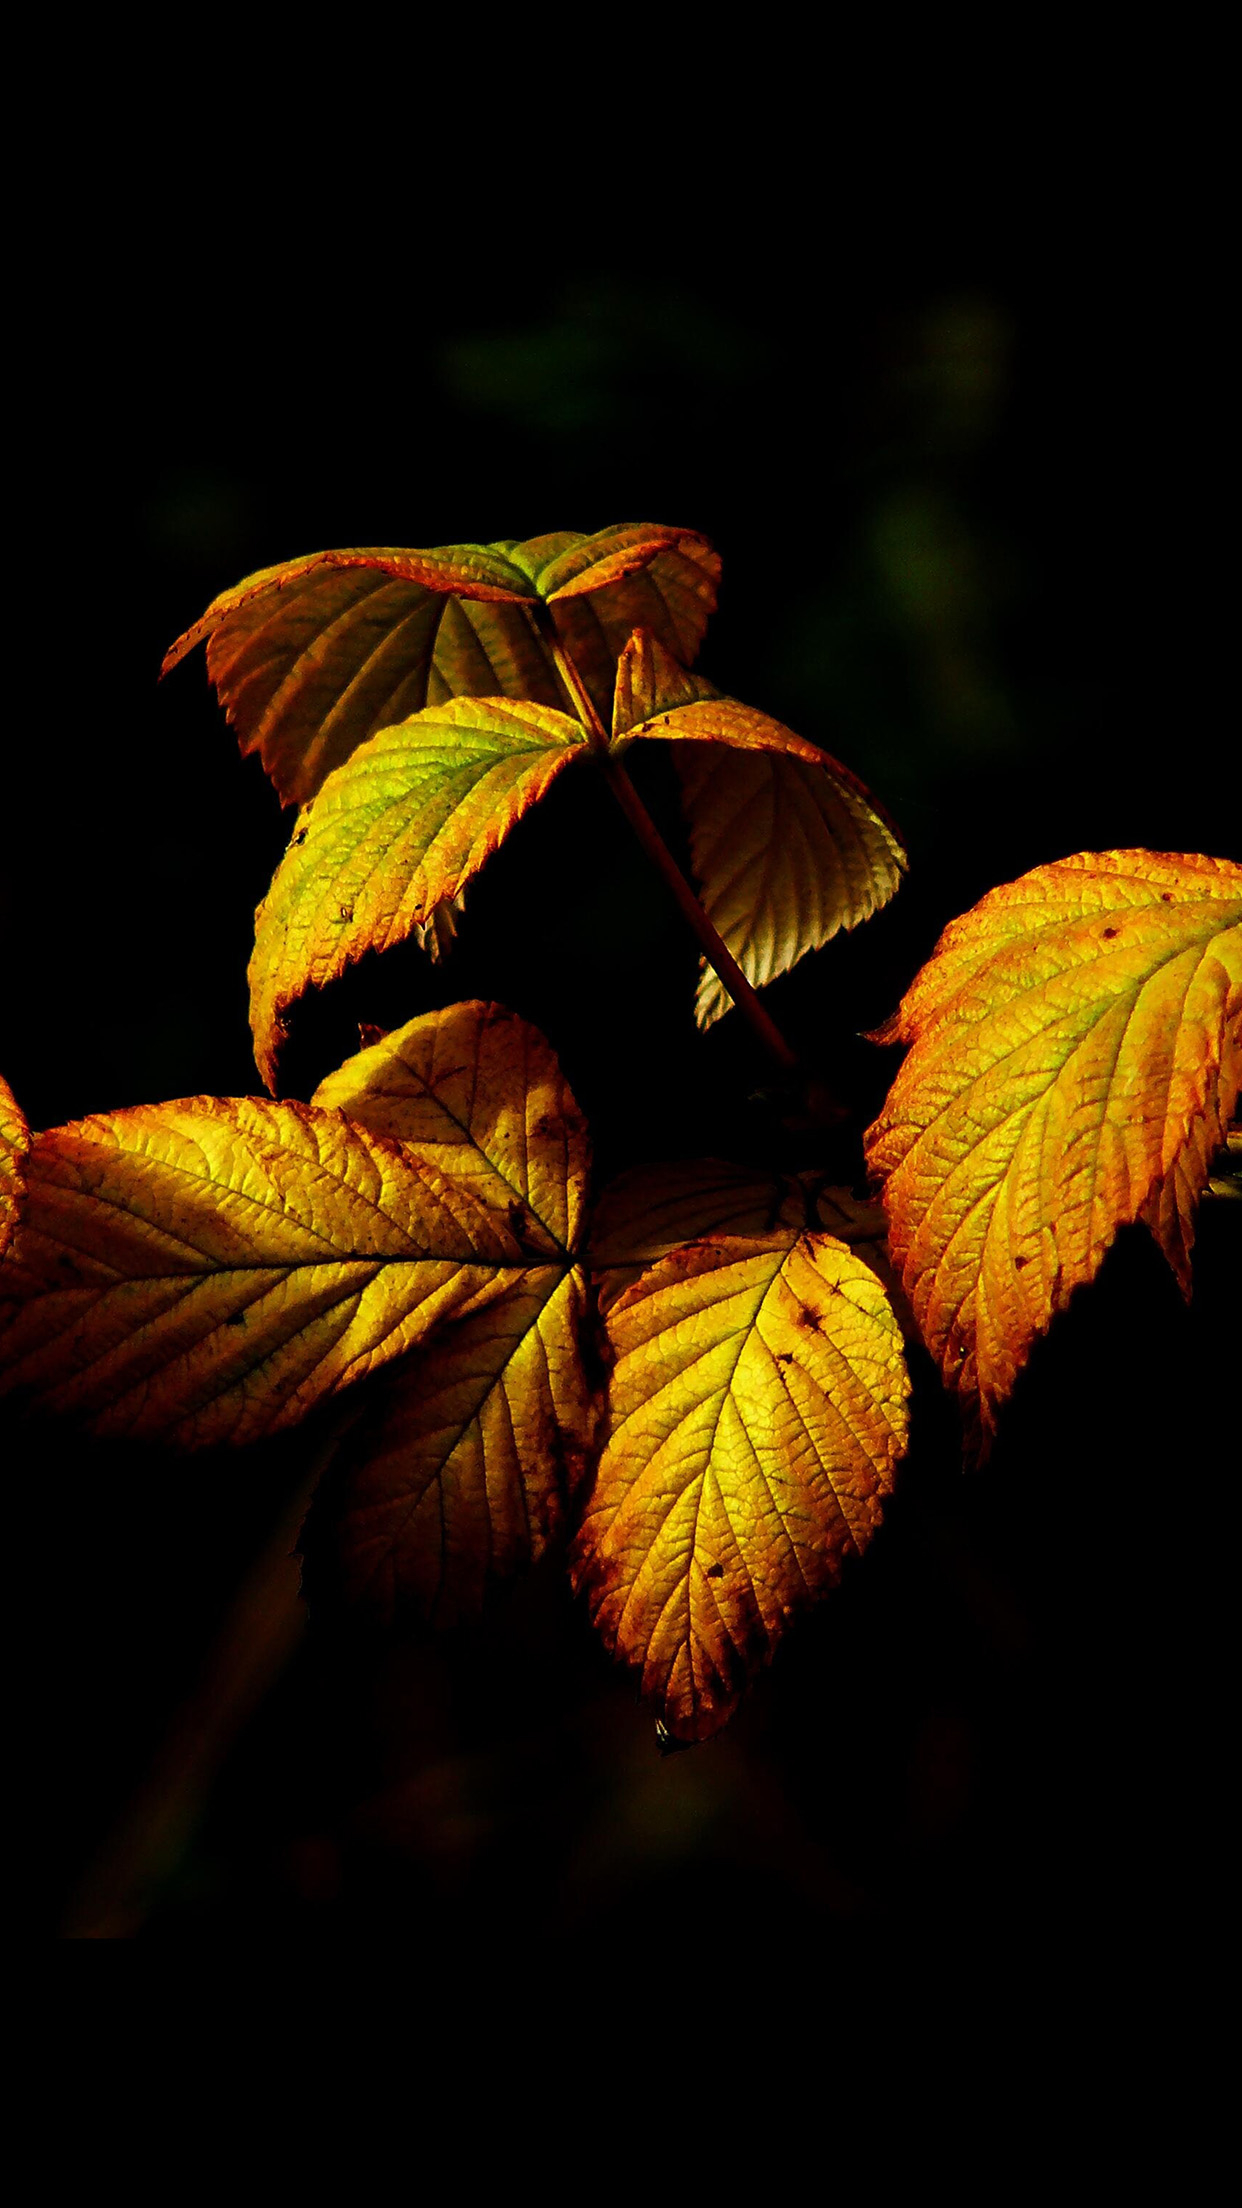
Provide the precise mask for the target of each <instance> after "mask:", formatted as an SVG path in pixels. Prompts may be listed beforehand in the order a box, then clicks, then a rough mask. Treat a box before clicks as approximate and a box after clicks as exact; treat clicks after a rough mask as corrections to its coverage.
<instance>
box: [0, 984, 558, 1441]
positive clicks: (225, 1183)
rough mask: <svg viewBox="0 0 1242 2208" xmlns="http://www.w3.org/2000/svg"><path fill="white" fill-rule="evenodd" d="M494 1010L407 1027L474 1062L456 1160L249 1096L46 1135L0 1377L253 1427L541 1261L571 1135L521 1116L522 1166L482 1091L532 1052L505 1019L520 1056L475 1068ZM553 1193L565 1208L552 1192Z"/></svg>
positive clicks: (107, 1417) (22, 1235)
mask: <svg viewBox="0 0 1242 2208" xmlns="http://www.w3.org/2000/svg"><path fill="white" fill-rule="evenodd" d="M487 1009H488V1008H481V1007H478V1006H473V1005H471V1006H465V1007H456V1006H454V1007H453V1008H452V1010H451V1011H450V1012H449V1013H447V1014H431V1015H428V1018H427V1020H426V1021H425V1022H422V1023H418V1022H415V1023H412V1025H413V1026H415V1027H417V1026H420V1025H421V1026H422V1027H424V1028H425V1029H432V1030H435V1031H436V1032H438V1033H439V1034H440V1035H441V1036H442V1037H443V1038H444V1045H445V1049H446V1051H447V1053H448V1056H449V1059H450V1061H452V1060H453V1059H458V1060H460V1061H465V1060H467V1059H468V1058H469V1055H470V1053H471V1052H472V1051H475V1052H476V1053H477V1056H478V1059H479V1061H480V1063H479V1064H478V1066H477V1072H478V1077H479V1088H480V1090H481V1091H482V1092H483V1097H482V1101H481V1102H480V1104H479V1105H478V1107H477V1108H476V1111H475V1113H474V1115H473V1116H472V1118H471V1119H470V1121H469V1122H468V1124H467V1125H466V1126H465V1127H464V1128H459V1129H458V1131H457V1132H458V1136H459V1141H458V1142H457V1144H456V1148H457V1152H458V1160H459V1164H460V1166H461V1168H462V1169H461V1170H458V1171H453V1170H451V1169H445V1168H446V1166H447V1159H446V1158H445V1156H444V1154H443V1152H441V1154H440V1156H439V1157H438V1158H436V1157H433V1156H423V1155H422V1154H421V1152H420V1151H419V1149H418V1148H416V1147H415V1146H414V1144H412V1143H410V1144H406V1143H402V1142H399V1141H394V1140H391V1139H388V1138H386V1137H385V1136H383V1135H379V1134H376V1133H374V1132H372V1131H371V1130H370V1129H369V1128H367V1127H364V1126H363V1125H361V1124H360V1123H358V1122H357V1121H354V1120H350V1119H347V1118H346V1117H345V1116H344V1115H343V1114H342V1113H341V1112H340V1111H338V1110H333V1109H325V1108H323V1107H321V1106H315V1105H304V1104H270V1103H266V1102H258V1101H256V1100H254V1099H251V1098H242V1099H227V1098H218V1097H191V1098H188V1099H186V1100H183V1101H181V1102H179V1103H174V1104H163V1105H144V1106H140V1107H138V1108H137V1109H135V1110H132V1111H125V1112H117V1113H114V1114H110V1115H102V1116H99V1117H96V1118H92V1119H87V1120H82V1121H79V1122H77V1123H76V1124H75V1125H72V1126H69V1127H59V1128H54V1129H53V1130H52V1131H51V1133H50V1134H46V1135H41V1136H39V1137H37V1138H36V1140H35V1142H34V1143H33V1145H32V1148H31V1153H30V1169H29V1189H28V1198H27V1205H26V1211H25V1215H24V1217H23V1219H22V1222H21V1224H20V1225H19V1228H18V1231H17V1234H16V1236H15V1238H14V1242H13V1246H12V1248H11V1250H10V1252H9V1256H8V1258H7V1260H6V1263H5V1268H4V1274H3V1289H2V1292H3V1294H4V1296H5V1298H6V1300H8V1301H11V1302H12V1303H13V1305H14V1310H13V1313H12V1318H11V1323H10V1325H9V1327H8V1329H7V1331H6V1332H5V1334H4V1336H3V1342H2V1345H0V1389H4V1390H9V1389H16V1390H19V1391H21V1392H22V1393H23V1394H25V1395H26V1396H27V1397H29V1398H31V1399H33V1400H34V1401H35V1402H39V1403H45V1404H49V1403H50V1404H53V1405H54V1406H55V1407H56V1408H58V1409H60V1410H63V1411H68V1412H75V1413H77V1414H79V1415H81V1416H83V1417H86V1418H89V1419H90V1420H91V1421H92V1422H93V1424H94V1425H95V1426H96V1428H97V1429H98V1430H99V1431H101V1432H105V1433H127V1434H136V1435H151V1436H158V1437H160V1438H165V1439H170V1440H175V1441H179V1442H182V1443H185V1444H199V1443H204V1442H214V1441H221V1440H231V1441H246V1440H249V1439H251V1438H252V1437H253V1436H255V1435H257V1434H260V1433H265V1432H269V1431H272V1430H274V1429H275V1428H278V1427H281V1426H287V1425H290V1424H292V1423H294V1422H295V1421H296V1420H297V1419H299V1418H301V1417H302V1416H303V1415H304V1414H305V1413H306V1412H307V1411H308V1410H310V1409H311V1408H312V1406H313V1405H314V1404H315V1403H317V1402H319V1401H320V1400H322V1399H323V1398H324V1397H326V1396H329V1395H332V1394H334V1393H336V1392H337V1391H338V1390H339V1389H341V1388H343V1387H346V1386H348V1385H350V1384H351V1383H352V1382H353V1381H355V1380H358V1379H360V1378H362V1377H363V1376H365V1375H366V1374H367V1373H369V1372H373V1371H375V1370H376V1369H377V1368H378V1367H379V1366H381V1365H383V1364H384V1363H386V1362H387V1361H388V1360H389V1359H393V1358H396V1357H398V1356H399V1355H400V1354H401V1353H402V1352H403V1351H404V1350H406V1349H409V1348H411V1347H413V1346H414V1345H415V1344H417V1343H419V1342H421V1341H423V1340H424V1339H425V1338H426V1337H427V1335H428V1334H429V1333H430V1332H431V1330H432V1328H433V1327H434V1326H436V1325H437V1324H438V1323H439V1322H440V1321H442V1320H444V1319H446V1318H448V1317H451V1316H453V1315H464V1314H465V1313H467V1312H470V1311H476V1310H479V1309H481V1308H482V1307H483V1306H484V1305H485V1304H486V1303H487V1302H489V1301H491V1300H493V1299H495V1298H497V1297H499V1296H503V1295H504V1294H505V1293H506V1292H507V1291H508V1290H510V1289H512V1288H515V1287H517V1286H518V1285H519V1283H520V1281H521V1280H522V1278H523V1277H524V1276H525V1274H526V1273H527V1272H529V1271H530V1270H531V1268H532V1265H534V1266H539V1265H540V1264H542V1265H544V1266H546V1263H547V1254H546V1253H547V1250H548V1248H549V1246H550V1247H551V1249H552V1251H553V1252H554V1253H555V1251H556V1248H557V1245H556V1242H555V1239H554V1237H551V1236H549V1234H548V1232H547V1230H546V1229H544V1232H543V1235H542V1238H541V1237H540V1234H539V1227H540V1224H541V1222H539V1221H537V1220H535V1219H534V1218H533V1216H532V1210H533V1207H531V1206H530V1205H529V1204H528V1202H527V1192H528V1191H529V1190H530V1189H532V1188H538V1189H541V1190H544V1194H543V1201H544V1202H545V1204H546V1205H547V1206H548V1208H549V1209H550V1210H552V1211H553V1213H555V1212H556V1209H557V1206H556V1202H555V1199H550V1197H549V1195H548V1193H547V1192H546V1184H547V1183H549V1182H550V1181H551V1180H552V1179H554V1178H555V1174H556V1171H557V1170H558V1169H559V1170H561V1171H563V1172H564V1173H566V1175H570V1174H573V1173H576V1172H577V1171H578V1170H579V1165H578V1160H577V1153H576V1152H575V1151H574V1150H573V1147H572V1145H570V1144H568V1143H567V1141H566V1138H565V1133H564V1129H563V1128H561V1129H559V1130H557V1131H555V1132H553V1133H552V1134H550V1135H549V1137H548V1138H547V1142H546V1145H545V1142H544V1138H543V1137H542V1136H541V1135H540V1134H539V1133H538V1130H537V1128H532V1130H531V1138H530V1152H529V1157H528V1158H527V1160H526V1161H525V1162H522V1163H520V1164H518V1165H515V1163H514V1161H513V1159H512V1158H511V1157H510V1155H509V1152H508V1150H507V1149H506V1147H505V1143H504V1140H503V1127H504V1124H505V1116H506V1115H505V1109H504V1106H503V1103H502V1102H501V1101H500V1100H498V1099H497V1098H496V1097H495V1096H494V1095H491V1094H489V1091H491V1090H493V1089H494V1086H495V1085H496V1084H497V1083H503V1082H504V1081H506V1080H508V1081H520V1079H521V1077H522V1067H523V1064H524V1062H525V1060H524V1056H523V1053H525V1055H526V1057H527V1058H528V1057H529V1055H530V1053H529V1051H528V1050H527V1046H526V1043H525V1040H524V1035H523V1034H522V1033H519V1032H518V1031H519V1030H521V1026H522V1023H519V1022H515V1023H513V1026H512V1027H511V1028H509V1029H507V1030H506V1032H508V1034H509V1036H510V1040H511V1042H516V1043H517V1044H518V1046H519V1048H518V1052H517V1055H516V1058H513V1057H510V1058H508V1059H506V1057H505V1056H504V1054H503V1053H498V1054H493V1056H492V1058H491V1059H490V1060H489V1061H487V1062H484V1061H485V1060H486V1051H485V1049H484V1040H485V1038H486V1037H487V1036H489V1035H490V1033H491V1028H490V1025H489V1022H488V1020H487V1018H486V1013H487ZM480 1014H482V1015H483V1016H482V1017H480ZM525 1034H526V1035H528V1034H529V1031H525ZM380 1047H381V1048H382V1046H380ZM398 1047H400V1040H399V1041H398ZM544 1047H545V1049H546V1046H544ZM369 1055H370V1054H369V1053H363V1056H364V1057H367V1056H369ZM472 1130H473V1131H472ZM476 1152H477V1153H479V1155H477V1156H476V1155H475V1153H476ZM498 1194H499V1195H500V1200H497V1201H493V1197H494V1196H495V1195H498ZM576 1201H578V1202H580V1201H581V1197H580V1195H579V1196H578V1197H577V1199H576ZM560 1208H561V1210H562V1211H563V1212H564V1213H565V1214H566V1215H569V1213H570V1212H571V1211H572V1205H571V1204H570V1201H569V1199H568V1197H567V1196H565V1195H563V1196H562V1197H561V1199H560Z"/></svg>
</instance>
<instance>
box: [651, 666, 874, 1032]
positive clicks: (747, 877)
mask: <svg viewBox="0 0 1242 2208" xmlns="http://www.w3.org/2000/svg"><path fill="white" fill-rule="evenodd" d="M653 738H659V739H663V740H665V741H666V742H670V743H672V744H673V745H674V747H675V749H674V754H673V756H674V759H675V761H676V765H677V772H678V775H679V777H680V780H681V786H682V793H683V798H684V802H685V808H686V816H687V819H688V822H689V827H690V863H691V867H692V869H693V872H694V875H695V879H696V881H697V882H698V883H699V884H700V886H701V894H702V898H703V904H704V908H705V910H706V912H707V915H708V918H709V919H710V920H711V922H712V925H713V926H714V927H715V929H716V931H717V933H718V934H719V935H720V937H721V938H722V940H723V941H724V943H725V944H726V946H727V947H728V949H729V950H730V951H732V953H733V956H734V958H735V959H736V960H737V962H738V965H739V966H740V967H741V969H742V972H743V973H744V974H745V976H746V978H747V980H748V981H750V982H752V983H753V984H754V985H755V987H756V988H760V987H762V986H763V984H764V983H765V982H769V981H772V980H774V979H775V978H776V976H777V975H778V974H783V973H786V972H788V970H789V968H790V967H791V966H794V965H796V964H797V962H798V960H799V959H800V958H802V957H803V956H805V954H806V952H807V951H813V950H818V949H819V948H820V947H821V945H823V944H824V943H827V942H828V941H830V939H831V938H832V937H833V936H834V935H836V934H837V933H838V931H839V930H840V929H842V928H853V927H856V926H857V925H858V923H859V922H860V921H861V920H867V919H869V918H870V916H871V915H872V913H874V912H877V911H878V910H879V908H880V906H881V905H884V904H887V902H888V900H889V898H890V897H891V896H892V895H893V893H894V891H895V890H896V889H897V887H898V885H899V883H900V880H901V875H902V871H903V869H904V866H905V854H904V852H903V851H902V848H901V845H900V843H899V842H898V840H897V837H896V834H895V833H894V831H893V829H892V827H891V826H890V824H889V823H888V822H887V821H886V820H885V818H884V817H883V815H882V813H881V811H880V809H879V807H878V806H877V805H876V802H875V800H874V798H872V797H871V795H870V793H869V792H868V791H867V790H866V789H864V787H863V785H862V783H861V782H859V781H858V780H857V779H856V777H855V776H854V775H852V774H851V773H850V772H849V769H848V768H846V767H843V766H842V765H841V764H840V762H839V761H838V760H836V759H833V758H830V757H829V755H828V753H827V752H824V751H820V750H818V749H817V748H816V746H815V745H814V744H809V743H807V742H806V741H805V740H804V738H802V737H801V736H795V735H794V734H793V733H792V731H791V730H790V729H787V728H785V727H783V726H782V724H781V723H780V722H779V721H774V720H772V719H771V718H770V717H769V715H767V714H766V713H756V712H754V711H752V709H751V708H750V707H749V706H744V705H739V704H738V703H737V702H736V700H734V699H732V698H721V697H719V696H718V695H717V694H716V693H715V692H714V691H712V690H711V689H710V686H709V685H708V684H706V683H704V682H702V681H701V680H700V679H699V678H697V677H695V676H688V675H687V674H686V673H685V671H684V670H683V669H681V668H679V667H677V666H675V665H673V664H672V663H671V662H670V661H669V660H668V657H667V655H666V654H664V653H662V652H661V650H660V648H659V646H658V644H656V643H655V642H653V640H652V639H650V638H645V637H639V636H636V637H634V638H633V639H632V640H631V643H630V644H629V646H628V647H627V649H626V653H625V655H624V658H623V659H622V662H621V664H620V665H619V667H618V670H617V688H616V694H615V697H614V703H613V748H614V749H617V750H620V749H624V747H625V746H626V745H628V744H631V743H637V742H639V741H640V740H642V739H648V740H650V739H653ZM731 1001H732V1000H731V998H730V997H729V996H728V994H727V992H726V990H725V988H724V985H723V983H722V982H721V981H720V980H719V979H718V978H717V976H716V974H715V973H714V972H713V971H712V969H711V968H710V967H709V966H708V965H707V964H706V963H704V964H703V965H702V966H701V968H700V979H699V989H698V996H697V1000H696V1004H695V1016H696V1018H697V1020H698V1022H699V1025H700V1027H707V1026H710V1024H711V1023H712V1021H713V1020H717V1019H719V1018H720V1016H721V1014H722V1013H724V1012H727V1011H728V1009H729V1006H730V1003H731Z"/></svg>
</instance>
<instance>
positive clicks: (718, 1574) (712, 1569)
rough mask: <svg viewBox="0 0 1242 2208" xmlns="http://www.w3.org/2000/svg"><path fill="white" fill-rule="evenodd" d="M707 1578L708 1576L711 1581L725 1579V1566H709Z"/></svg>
mask: <svg viewBox="0 0 1242 2208" xmlns="http://www.w3.org/2000/svg"><path fill="white" fill-rule="evenodd" d="M707 1576H708V1578H709V1579H723V1578H724V1565H723V1564H709V1565H708V1567H707Z"/></svg>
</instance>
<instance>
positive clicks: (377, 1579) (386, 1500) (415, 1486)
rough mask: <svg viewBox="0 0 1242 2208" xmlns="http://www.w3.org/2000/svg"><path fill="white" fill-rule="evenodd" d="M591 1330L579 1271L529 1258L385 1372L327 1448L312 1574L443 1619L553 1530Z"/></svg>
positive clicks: (578, 1451)
mask: <svg viewBox="0 0 1242 2208" xmlns="http://www.w3.org/2000/svg"><path fill="white" fill-rule="evenodd" d="M586 1323H587V1314H586V1309H585V1299H584V1283H583V1279H582V1275H581V1273H580V1272H579V1271H578V1270H577V1269H571V1270H568V1271H567V1270H565V1269H564V1268H558V1267H553V1266H544V1267H540V1268H537V1269H534V1270H532V1271H530V1272H528V1273H524V1274H522V1275H520V1276H519V1277H518V1279H517V1280H516V1281H515V1283H514V1285H513V1286H512V1287H511V1288H509V1289H507V1290H506V1292H505V1293H504V1294H503V1295H501V1296H498V1297H497V1298H496V1299H495V1301H494V1302H492V1303H489V1304H488V1305H487V1306H486V1308H485V1309H483V1310H480V1311H476V1312H474V1313H473V1314H472V1315H471V1316H470V1317H468V1318H464V1319H461V1320H457V1321H454V1322H453V1323H452V1324H450V1325H448V1326H445V1327H442V1328H441V1329H440V1330H439V1331H438V1332H437V1334H436V1336H435V1339H434V1340H433V1341H432V1342H431V1343H430V1344H429V1345H428V1347H427V1348H425V1349H419V1350H415V1351H413V1352H412V1353H411V1355H409V1356H408V1357H405V1358H402V1359H401V1361H400V1363H399V1364H396V1365H394V1366H393V1367H391V1368H390V1370H389V1371H388V1372H386V1373H385V1374H384V1375H383V1377H382V1379H381V1380H380V1382H379V1383H378V1385H377V1388H376V1390H375V1396H374V1400H373V1401H372V1402H371V1403H369V1404H368V1405H367V1406H366V1408H365V1409H364V1411H363V1414H362V1417H361V1419H360V1421H359V1423H358V1424H357V1425H356V1426H354V1427H353V1428H351V1430H350V1432H349V1433H348V1435H347V1436H346V1438H345V1440H344V1442H343V1443H342V1445H341V1447H340V1449H339V1450H338V1453H337V1463H338V1468H339V1473H340V1474H341V1475H342V1476H343V1477H344V1480H345V1492H344V1496H343V1500H342V1502H341V1504H340V1505H339V1507H338V1510H337V1512H336V1514H335V1519H334V1523H333V1524H332V1527H331V1548H330V1552H329V1554H330V1562H329V1563H328V1565H327V1567H326V1573H325V1574H324V1575H323V1576H327V1575H329V1574H330V1576H331V1579H332V1581H333V1582H335V1583H336V1585H337V1586H338V1588H339V1591H340V1592H341V1593H342V1594H343V1595H344V1597H345V1598H346V1599H347V1600H349V1601H356V1602H365V1603H367V1604H368V1605H369V1606H370V1607H372V1608H373V1609H374V1610H375V1611H376V1612H377V1613H378V1614H379V1615H380V1616H381V1617H383V1618H385V1619H387V1620H389V1621H391V1620H392V1619H393V1618H394V1617H395V1616H397V1615H398V1614H401V1613H404V1612H407V1611H408V1612H412V1613H414V1614H416V1615H418V1616H420V1617H422V1618H425V1619H427V1620H428V1621H430V1622H432V1623H434V1624H436V1625H450V1624H453V1623H455V1622H457V1621H458V1620H459V1619H461V1618H463V1617H466V1616H469V1615H471V1614H472V1613H474V1612H476V1611H477V1610H478V1609H479V1608H480V1607H481V1605H482V1603H483V1600H484V1598H485V1596H486V1594H487V1592H488V1589H489V1587H490V1586H491V1585H492V1584H493V1583H494V1582H496V1581H499V1580H501V1579H505V1578H508V1577H509V1576H511V1575H512V1574H513V1573H514V1572H516V1571H518V1570H520V1569H522V1568H523V1567H524V1566H525V1565H527V1564H529V1563H533V1562H534V1561H535V1560H536V1559H537V1558H538V1557H539V1556H541V1555H542V1554H543V1552H544V1550H545V1549H546V1548H547V1547H548V1545H549V1543H550V1542H552V1541H554V1540H556V1539H557V1537H558V1536H559V1535H560V1533H561V1531H562V1529H563V1526H564V1522H565V1514H566V1509H567V1505H568V1502H569V1499H570V1497H571V1495H572V1493H573V1491H574V1489H575V1487H576V1486H577V1485H578V1483H579V1481H580V1479H581V1477H582V1473H583V1471H584V1469H585V1466H586V1463H587V1459H588V1454H589V1452H590V1449H591V1444H592V1439H593V1433H594V1405H593V1401H592V1397H591V1392H590V1389H589V1387H588V1385H587V1381H586V1377H585V1374H584V1371H583V1365H582V1357H581V1350H580V1337H581V1332H582V1329H583V1327H584V1326H585V1325H586ZM324 1530H325V1531H326V1530H327V1529H324ZM316 1546H317V1547H318V1546H319V1544H317V1545H316ZM315 1558H316V1549H312V1552H311V1559H312V1563H314V1561H315ZM313 1586H314V1576H313V1577H312V1590H313Z"/></svg>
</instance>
